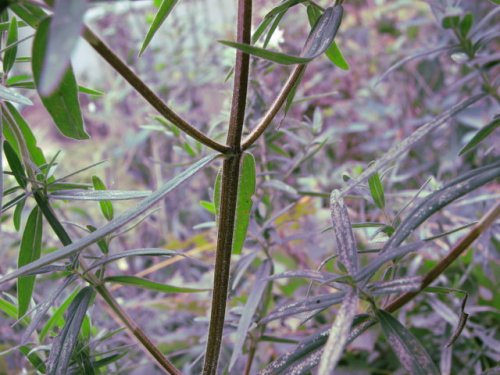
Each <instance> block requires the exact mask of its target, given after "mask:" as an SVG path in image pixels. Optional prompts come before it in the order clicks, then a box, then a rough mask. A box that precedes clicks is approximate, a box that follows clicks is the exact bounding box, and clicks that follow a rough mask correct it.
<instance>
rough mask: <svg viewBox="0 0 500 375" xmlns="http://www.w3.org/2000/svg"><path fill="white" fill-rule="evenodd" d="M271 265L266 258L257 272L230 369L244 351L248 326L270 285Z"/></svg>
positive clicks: (240, 326) (240, 322) (240, 323)
mask: <svg viewBox="0 0 500 375" xmlns="http://www.w3.org/2000/svg"><path fill="white" fill-rule="evenodd" d="M271 266H272V264H271V262H270V261H269V260H268V259H266V260H264V261H263V262H262V264H261V265H260V267H259V269H258V270H257V272H256V274H255V284H254V286H253V287H252V290H251V292H250V295H249V296H248V300H247V303H246V304H245V308H244V310H243V313H242V314H241V318H240V321H239V323H238V328H237V330H236V342H235V344H234V347H233V354H232V355H231V360H230V362H229V371H231V369H232V368H233V366H234V364H235V363H236V361H237V360H238V358H239V357H240V356H241V354H242V353H243V345H244V344H245V339H246V337H247V334H248V328H249V327H250V324H251V323H252V318H253V316H254V314H255V312H256V311H257V308H258V306H259V304H260V301H261V299H262V295H263V294H264V291H265V289H266V286H267V285H268V283H267V282H266V281H265V278H266V277H267V276H268V275H269V273H270V272H271V268H272V267H271Z"/></svg>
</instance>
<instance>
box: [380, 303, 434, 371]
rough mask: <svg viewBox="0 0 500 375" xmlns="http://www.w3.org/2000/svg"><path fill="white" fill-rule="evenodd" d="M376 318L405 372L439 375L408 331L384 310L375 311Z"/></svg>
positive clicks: (424, 351)
mask: <svg viewBox="0 0 500 375" xmlns="http://www.w3.org/2000/svg"><path fill="white" fill-rule="evenodd" d="M376 316H377V319H378V320H379V322H380V325H381V326H382V331H383V332H384V335H385V336H386V338H387V341H389V344H390V345H391V347H392V350H393V351H394V354H396V356H397V357H398V359H399V361H400V362H401V364H402V365H403V367H404V368H405V369H406V371H408V372H409V373H410V374H411V375H433V374H435V375H439V370H438V369H437V368H436V365H435V364H434V362H433V361H432V359H431V357H430V356H429V354H428V353H427V351H426V350H425V349H424V348H423V346H422V344H420V342H419V341H418V340H417V339H416V338H415V336H413V335H412V334H411V333H410V331H408V330H407V329H406V328H405V327H404V326H403V325H402V324H401V323H399V321H398V320H397V319H395V318H394V317H393V316H392V315H391V314H389V313H387V312H385V311H384V310H377V312H376Z"/></svg>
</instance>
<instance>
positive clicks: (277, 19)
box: [262, 12, 286, 48]
mask: <svg viewBox="0 0 500 375" xmlns="http://www.w3.org/2000/svg"><path fill="white" fill-rule="evenodd" d="M285 13H286V12H281V13H278V14H277V15H276V16H275V17H274V19H273V23H272V24H271V27H270V28H269V31H268V32H267V35H266V39H264V44H263V45H262V47H263V48H267V45H268V44H269V42H270V41H271V38H272V37H273V34H274V32H275V31H276V29H277V28H278V25H279V23H280V22H281V19H282V18H283V16H284V15H285Z"/></svg>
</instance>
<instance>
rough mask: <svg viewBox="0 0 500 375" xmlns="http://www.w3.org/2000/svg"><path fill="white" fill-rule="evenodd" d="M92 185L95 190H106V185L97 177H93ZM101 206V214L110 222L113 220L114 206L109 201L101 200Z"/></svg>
mask: <svg viewBox="0 0 500 375" xmlns="http://www.w3.org/2000/svg"><path fill="white" fill-rule="evenodd" d="M92 185H94V189H95V190H98V191H99V190H106V185H104V182H102V180H101V179H100V178H99V177H97V176H92ZM99 205H100V206H101V212H102V214H103V215H104V217H105V218H106V219H108V221H111V220H113V216H114V211H113V204H111V202H110V201H109V200H101V201H99Z"/></svg>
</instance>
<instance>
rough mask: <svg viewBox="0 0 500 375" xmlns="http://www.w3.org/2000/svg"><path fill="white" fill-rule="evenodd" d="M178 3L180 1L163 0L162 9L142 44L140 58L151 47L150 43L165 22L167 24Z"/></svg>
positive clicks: (159, 10)
mask: <svg viewBox="0 0 500 375" xmlns="http://www.w3.org/2000/svg"><path fill="white" fill-rule="evenodd" d="M177 1H178V0H162V2H161V4H160V8H159V9H158V12H156V15H155V18H154V20H153V23H152V24H151V27H150V28H149V30H148V33H147V34H146V37H145V38H144V41H143V42H142V46H141V50H140V51H139V56H141V55H142V54H143V53H144V51H145V50H146V48H147V46H148V45H149V42H151V39H153V36H154V35H155V34H156V32H157V31H158V29H159V28H160V26H161V25H162V24H163V22H165V20H166V19H167V17H168V15H169V14H170V12H171V11H172V9H174V6H175V4H177Z"/></svg>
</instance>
